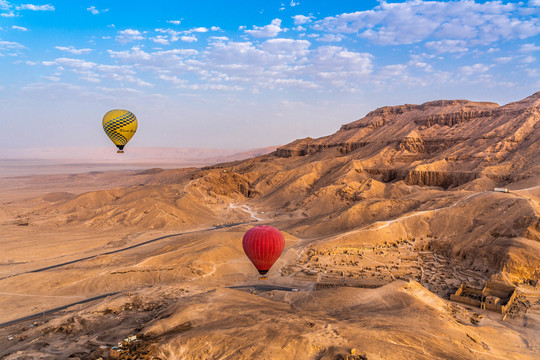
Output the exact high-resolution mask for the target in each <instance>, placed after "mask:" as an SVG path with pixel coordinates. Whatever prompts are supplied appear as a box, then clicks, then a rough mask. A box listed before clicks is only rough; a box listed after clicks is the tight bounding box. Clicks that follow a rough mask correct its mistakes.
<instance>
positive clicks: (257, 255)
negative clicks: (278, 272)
mask: <svg viewBox="0 0 540 360" xmlns="http://www.w3.org/2000/svg"><path fill="white" fill-rule="evenodd" d="M242 246H243V247H244V252H245V253H246V255H247V257H248V258H249V260H251V262H252V263H253V265H255V267H256V268H257V270H259V274H261V275H264V274H266V273H267V272H268V270H270V268H271V267H272V265H274V263H275V262H276V260H277V259H278V258H279V256H280V255H281V253H282V252H283V248H284V247H285V238H284V237H283V234H281V232H280V231H279V230H278V229H276V228H274V227H272V226H268V225H260V226H255V227H254V228H251V229H250V230H248V231H247V232H246V233H245V234H244V238H243V240H242Z"/></svg>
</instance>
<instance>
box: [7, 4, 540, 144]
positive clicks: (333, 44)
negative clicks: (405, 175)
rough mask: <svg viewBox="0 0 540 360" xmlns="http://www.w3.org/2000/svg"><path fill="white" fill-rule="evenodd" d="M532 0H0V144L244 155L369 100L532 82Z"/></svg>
mask: <svg viewBox="0 0 540 360" xmlns="http://www.w3.org/2000/svg"><path fill="white" fill-rule="evenodd" d="M539 15H540V0H528V1H524V2H519V3H516V2H508V1H484V0H476V1H473V0H457V1H422V0H407V1H404V0H400V1H374V0H369V1H363V2H358V1H354V0H343V1H340V2H332V3H330V2H327V1H310V2H304V1H281V0H280V1H277V0H270V1H266V2H264V4H262V3H257V2H248V1H245V2H240V3H235V4H232V5H231V4H230V3H224V2H220V1H215V0H205V1H201V2H197V3H186V2H166V1H162V0H161V1H160V0H158V1H155V2H152V3H132V4H129V5H126V3H125V2H119V1H107V2H105V1H97V2H96V1H94V2H92V3H85V4H82V3H79V2H72V1H67V0H51V1H46V2H42V3H40V4H26V3H25V4H21V3H19V2H16V1H8V0H0V18H2V24H1V25H0V68H1V69H2V73H3V74H4V77H3V81H2V82H0V111H1V113H2V119H3V120H2V131H1V132H0V147H2V148H27V147H43V148H47V147H51V146H67V147H76V146H80V147H90V148H94V147H105V146H108V145H110V142H109V139H108V138H107V137H106V136H105V134H104V132H103V129H102V128H101V119H102V117H103V115H104V114H105V113H106V112H107V111H109V110H111V109H128V110H130V111H132V112H133V113H134V114H135V115H136V116H137V118H138V120H139V129H138V131H137V134H135V136H134V137H133V139H132V140H131V142H130V143H129V144H128V146H127V147H126V149H129V148H130V147H158V146H159V147H183V148H216V149H231V148H236V149H252V148H257V147H265V146H272V145H275V144H286V143H289V142H291V141H294V140H295V139H299V138H305V137H308V136H309V137H314V138H316V137H320V136H324V135H328V134H331V133H333V132H335V131H336V129H338V128H339V126H341V125H342V124H346V123H350V122H353V121H355V120H357V119H359V118H361V117H363V116H364V115H365V114H367V113H368V112H369V111H372V110H374V109H376V108H379V107H381V106H387V105H388V106H391V105H400V104H421V103H425V102H428V101H434V100H441V99H448V100H454V99H466V100H471V101H490V102H496V103H498V104H500V105H504V104H507V103H509V102H513V101H518V100H521V99H523V98H525V97H527V96H530V95H531V94H533V93H535V92H537V91H538V90H539V89H540V61H539V59H538V56H539V54H540V16H539Z"/></svg>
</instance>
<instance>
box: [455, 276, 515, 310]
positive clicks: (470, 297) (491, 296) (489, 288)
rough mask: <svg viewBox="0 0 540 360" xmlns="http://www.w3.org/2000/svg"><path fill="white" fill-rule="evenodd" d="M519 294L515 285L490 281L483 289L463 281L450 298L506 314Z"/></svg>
mask: <svg viewBox="0 0 540 360" xmlns="http://www.w3.org/2000/svg"><path fill="white" fill-rule="evenodd" d="M516 296H517V291H516V288H515V287H514V286H511V285H506V284H501V283H498V282H495V281H488V282H486V285H485V286H484V287H483V288H482V289H478V288H474V287H472V286H470V285H468V284H466V283H462V284H461V285H460V287H459V289H457V291H456V292H455V294H452V295H450V300H452V301H457V302H460V303H463V304H469V305H473V306H477V307H479V308H481V309H485V310H491V311H496V312H498V313H500V314H503V315H504V314H505V313H506V311H507V310H508V308H509V307H510V305H512V302H513V301H514V299H515V298H516Z"/></svg>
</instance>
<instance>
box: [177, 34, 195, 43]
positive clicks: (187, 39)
mask: <svg viewBox="0 0 540 360" xmlns="http://www.w3.org/2000/svg"><path fill="white" fill-rule="evenodd" d="M180 40H182V41H185V42H195V41H197V37H195V36H193V35H191V36H181V37H180Z"/></svg>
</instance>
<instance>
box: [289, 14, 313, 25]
mask: <svg viewBox="0 0 540 360" xmlns="http://www.w3.org/2000/svg"><path fill="white" fill-rule="evenodd" d="M292 18H293V20H294V25H304V24H307V23H310V22H311V19H313V16H311V15H309V16H305V15H295V16H293V17H292Z"/></svg>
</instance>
